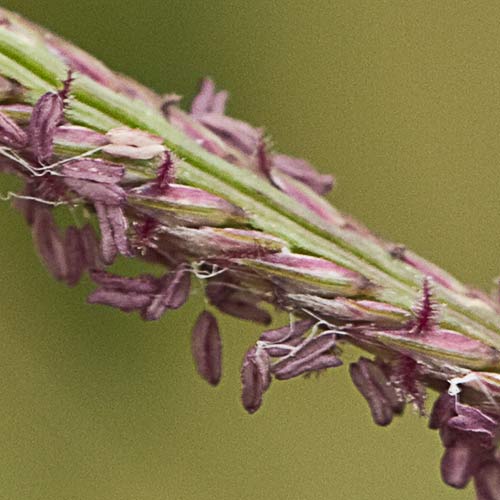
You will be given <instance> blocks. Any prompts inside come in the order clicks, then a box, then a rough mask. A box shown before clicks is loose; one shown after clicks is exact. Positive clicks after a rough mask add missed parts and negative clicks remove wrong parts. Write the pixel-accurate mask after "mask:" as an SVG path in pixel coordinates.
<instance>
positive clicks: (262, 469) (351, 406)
mask: <svg viewBox="0 0 500 500" xmlns="http://www.w3.org/2000/svg"><path fill="white" fill-rule="evenodd" d="M2 6H4V7H6V8H10V9H13V10H17V11H19V12H20V13H22V14H24V15H26V16H27V17H29V18H31V19H32V20H33V21H36V22H38V23H41V24H43V25H45V26H46V27H48V28H49V29H52V30H54V31H56V32H58V33H59V34H61V35H63V36H65V37H67V38H69V39H71V40H72V41H74V42H75V43H76V44H78V45H80V46H82V47H83V48H85V49H87V50H88V51H90V52H91V53H93V54H94V55H96V56H97V57H99V58H101V59H102V60H104V61H105V62H106V63H107V64H108V65H110V66H111V67H113V68H115V69H117V70H119V71H122V72H124V73H127V74H129V75H131V76H133V77H135V78H137V79H138V80H140V81H142V82H143V83H145V84H147V85H150V86H151V87H153V88H154V89H155V90H157V91H159V92H169V91H175V92H178V93H180V94H183V95H185V96H186V101H187V100H188V99H189V98H190V97H191V96H192V95H193V94H194V92H195V90H196V85H197V81H198V79H199V78H200V77H201V76H203V75H206V74H209V75H211V76H213V77H214V78H215V79H216V81H217V82H219V84H220V85H222V86H223V87H225V88H228V89H230V90H231V92H232V97H231V102H230V112H231V113H232V114H234V115H236V116H239V117H242V118H245V119H248V120H249V121H251V122H253V123H254V124H257V125H265V126H266V127H267V130H268V131H269V132H270V133H271V134H272V136H273V138H274V141H275V143H276V144H277V145H278V146H279V148H280V149H281V150H282V151H284V152H289V153H291V154H296V155H302V156H305V157H307V158H309V159H311V160H312V161H313V162H314V163H315V164H317V165H318V166H319V167H320V168H321V169H322V170H323V171H325V172H332V173H334V174H335V175H336V177H337V180H338V187H337V188H336V189H335V192H334V193H333V194H332V195H331V199H332V201H333V202H334V203H335V204H336V205H337V206H339V207H340V208H341V209H343V210H346V211H348V212H350V213H352V214H354V215H356V216H357V217H359V218H360V219H361V220H363V221H364V222H365V223H366V224H368V226H370V227H371V228H373V229H375V230H376V231H377V232H379V233H380V234H382V235H384V236H386V237H387V238H390V239H392V240H394V241H397V242H404V243H406V244H407V245H408V246H409V247H410V248H413V249H414V250H416V251H418V252H420V253H421V254H423V255H424V256H425V257H427V258H430V259H432V260H434V261H436V262H437V263H439V264H441V265H443V266H444V267H446V268H447V269H448V270H450V271H452V272H453V273H454V274H456V275H457V276H458V277H459V278H461V279H463V280H465V281H466V282H470V283H473V284H476V285H480V286H482V287H486V288H489V287H490V286H491V280H492V277H494V276H495V275H497V274H498V273H499V272H500V265H499V256H500V245H499V243H500V230H499V228H500V185H499V182H498V179H499V174H498V169H499V163H500V140H499V131H500V106H499V102H500V57H499V56H500V30H499V28H498V19H499V18H500V4H499V3H498V2H496V1H494V0H492V1H485V2H483V1H476V2H452V1H442V2H435V1H419V2H406V1H402V0H396V1H394V0H393V1H381V0H380V1H373V0H363V1H361V0H337V1H335V2H332V1H330V0H315V1H313V2H304V1H294V0H289V1H274V2H271V1H264V0H254V1H253V2H248V1H246V0H227V1H226V0H212V1H210V2H209V1H206V0H188V1H185V0H184V1H181V0H141V1H140V2H132V1H118V0H106V1H105V2H103V1H101V0H86V1H83V2H82V1H76V0H67V1H63V0H44V1H41V2H27V1H26V0H17V1H16V0H12V1H3V2H2ZM9 182H10V181H7V179H6V178H5V177H2V178H1V185H2V192H4V189H5V190H6V189H7V187H8V186H9V185H10V184H9ZM0 223H1V228H2V238H1V242H0V285H1V286H0V314H1V317H0V335H1V346H0V379H1V383H0V436H1V446H0V498H1V499H9V500H10V499H20V500H34V499H37V500H38V499H40V500H42V499H43V500H48V499H51V500H59V499H61V500H66V499H72V500H73V499H74V500H77V499H78V500H80V499H81V500H94V499H95V500H114V499H119V500H160V499H169V500H177V499H179V500H201V499H217V500H226V499H227V500H229V499H242V500H246V499H252V500H255V499H258V500H260V499H267V498H272V499H274V500H284V499H291V500H323V499H325V500H326V499H356V500H368V499H372V498H383V499H387V500H390V499H394V500H395V499H401V498H405V499H422V498H425V499H427V498H429V499H431V498H432V499H434V498H439V499H467V498H473V492H472V491H471V490H470V489H469V490H466V491H464V492H456V491H453V490H451V489H448V488H447V487H445V486H444V485H442V484H441V482H440V479H439V457H440V454H441V447H440V445H439V442H438V436H437V435H436V434H435V433H432V432H430V431H428V430H426V421H425V420H424V419H421V418H419V417H417V416H416V415H413V414H412V412H411V411H408V412H407V414H406V415H405V417H404V418H402V419H398V420H397V421H396V422H395V423H394V424H393V425H392V426H391V427H389V428H387V429H380V428H376V427H375V426H374V425H373V424H372V423H371V420H370V417H369V414H368V410H367V407H366V406H365V403H364V401H363V400H362V399H361V396H359V395H358V394H357V393H356V392H355V391H354V389H353V388H352V386H351V384H350V383H349V382H348V377H347V373H346V371H345V369H340V370H336V371H333V372H332V373H330V374H327V375H325V376H323V377H320V378H319V380H315V379H311V380H302V379H301V380H295V381H291V382H288V383H279V382H278V383H275V384H273V386H272V387H271V389H270V391H269V392H268V393H267V394H266V398H265V404H264V406H263V408H262V410H261V411H260V412H259V413H258V414H257V415H254V416H248V415H246V414H245V412H244V411H243V409H242V408H241V407H240V404H239V400H238V399H239V375H238V371H239V364H240V361H241V358H242V356H243V353H244V351H245V349H246V348H247V347H248V346H249V345H250V344H251V343H252V342H253V341H254V339H255V338H256V336H257V335H258V330H257V329H256V328H255V327H254V326H252V325H248V324H244V323H242V322H239V321H232V320H223V321H222V327H223V330H224V358H225V359H224V362H225V376H224V378H223V381H222V383H221V384H220V386H219V387H218V388H216V389H213V388H211V387H208V386H207V385H206V384H205V383H204V382H203V381H201V380H200V379H199V378H198V377H197V375H196V374H195V371H194V368H193V366H192V362H191V358H190V348H189V334H190V326H191V324H192V322H193V319H194V317H195V316H196V314H197V313H198V312H199V310H200V309H201V308H202V307H203V306H202V300H201V297H200V296H199V294H198V295H195V296H193V298H192V300H191V301H190V303H189V305H188V306H187V307H185V308H184V309H183V310H181V311H177V312H174V313H172V314H169V315H167V316H166V317H165V318H164V319H163V320H162V321H161V322H159V323H157V324H146V323H143V322H141V321H140V320H139V319H138V318H137V317H135V316H129V315H125V314H122V313H119V312H117V311H114V310H110V309H106V308H104V307H95V306H92V307H91V306H88V305H86V304H85V297H86V295H87V293H88V292H89V290H90V289H91V286H90V284H89V283H88V282H85V283H83V284H82V285H80V286H78V287H77V288H75V289H72V290H69V289H66V288H65V287H63V286H62V285H60V284H57V283H55V282H53V281H52V279H50V278H49V277H48V275H47V273H46V272H45V270H44V269H43V268H42V266H41V265H40V263H39V262H38V259H37V257H36V256H35V254H34V251H33V249H32V245H31V242H30V235H29V231H28V230H27V228H26V227H25V226H24V224H23V222H22V220H21V218H20V216H19V215H18V214H17V213H15V212H14V211H13V210H12V209H10V207H9V206H8V204H7V203H3V204H0ZM120 268H121V269H122V270H123V271H137V265H135V264H133V263H126V262H124V263H120ZM350 356H352V357H353V356H354V354H352V355H350V354H349V353H348V355H347V360H349V357H350Z"/></svg>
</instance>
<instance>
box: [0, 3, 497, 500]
mask: <svg viewBox="0 0 500 500" xmlns="http://www.w3.org/2000/svg"><path fill="white" fill-rule="evenodd" d="M0 16H1V18H2V20H1V23H0V77H1V82H0V83H1V85H0V171H2V172H4V173H8V174H12V175H16V176H18V178H19V179H20V180H21V182H22V183H23V188H22V190H21V191H20V192H18V193H15V194H11V195H10V197H12V198H14V203H13V204H14V206H15V208H16V209H18V210H19V211H20V212H21V213H22V214H23V216H24V218H25V219H26V222H27V225H28V226H29V227H30V228H31V231H32V235H33V241H34V245H35V248H36V250H37V251H38V253H39V255H40V258H41V261H42V262H43V263H44V264H45V266H46V267H47V269H48V271H49V272H50V274H51V275H52V276H53V277H54V278H55V279H57V280H60V281H62V282H65V283H67V284H68V285H69V286H74V285H76V284H77V283H78V281H79V280H80V279H81V277H82V276H83V275H84V274H85V273H88V274H89V276H90V278H91V279H92V281H93V282H94V283H95V286H96V288H95V290H94V291H93V292H92V293H91V294H90V296H89V297H88V301H89V303H92V304H104V305H107V306H110V307H115V308H118V309H120V310H122V311H124V312H127V313H138V314H139V315H140V316H141V317H142V318H143V319H144V320H148V321H154V320H159V319H160V318H162V317H163V316H165V315H166V316H167V319H166V321H168V311H170V310H173V309H177V308H180V307H182V306H183V304H184V303H185V302H186V301H187V299H188V298H189V295H190V290H191V282H192V280H193V279H197V280H199V281H200V282H201V283H202V284H203V289H204V292H205V295H206V302H205V305H204V308H203V310H202V311H200V314H199V316H198V319H197V321H196V322H195V325H194V327H193V332H192V339H191V342H192V344H191V345H192V355H193V359H194V362H195V365H196V369H197V371H198V372H199V374H200V375H201V377H203V379H205V380H206V381H207V382H208V383H209V384H211V385H214V386H215V385H217V384H218V383H219V381H220V379H221V376H222V372H223V366H222V352H223V350H222V340H221V333H220V332H219V327H218V323H217V315H218V314H229V315H232V316H235V317H238V318H241V319H243V320H249V321H252V322H254V323H256V324H257V325H258V326H257V327H258V328H261V333H260V336H259V338H258V339H257V341H256V342H255V344H253V345H249V346H248V350H247V352H246V354H243V353H242V359H243V361H242V367H241V386H242V394H241V400H242V403H243V407H244V408H245V410H246V411H247V412H248V413H250V414H252V413H254V412H256V411H257V410H258V409H259V408H260V407H261V406H262V404H263V402H264V399H265V393H266V391H267V390H268V388H269V386H270V384H271V383H279V382H277V381H282V380H288V379H291V378H294V377H298V376H303V375H306V376H307V375H311V374H316V373H319V372H323V371H325V370H330V369H334V368H335V367H338V366H340V365H341V364H342V353H343V350H345V349H347V348H348V346H349V345H354V346H356V347H358V348H361V349H362V350H364V351H365V356H364V357H361V358H360V359H359V360H358V361H357V362H355V363H352V364H351V365H350V367H349V372H350V375H351V378H352V381H353V383H354V385H355V386H356V388H357V389H358V390H359V392H360V393H361V395H362V397H363V398H364V399H365V400H366V401H367V403H368V407H369V410H370V411H371V414H372V416H373V420H374V421H375V423H376V424H378V425H381V426H385V425H388V424H389V423H390V422H391V421H392V420H393V419H394V418H395V417H396V416H398V415H400V414H401V413H402V412H403V411H404V408H405V406H407V405H411V406H413V407H414V408H415V409H416V411H418V412H419V413H421V414H425V413H426V400H427V392H428V390H429V389H431V390H435V391H437V392H438V393H439V397H438V399H437V401H436V403H435V404H434V408H433V409H432V412H431V416H430V427H431V428H433V429H438V430H439V431H440V434H441V440H442V443H443V446H444V449H445V451H444V455H443V459H442V464H441V474H442V478H443V480H444V481H445V482H446V483H447V484H449V485H450V486H453V487H455V488H463V487H465V486H466V485H467V484H468V483H469V482H471V481H472V482H474V485H475V489H476V492H477V498H478V499H482V500H487V499H489V500H490V499H499V498H500V453H499V450H498V442H499V439H500V304H499V303H498V301H497V300H496V299H495V298H494V297H490V296H488V295H487V294H485V293H483V292H480V291H478V290H475V289H472V288H470V287H468V286H466V285H464V284H462V283H460V282H459V281H458V280H456V279H455V278H454V277H452V276H450V275H449V274H448V273H446V272H445V271H443V270H441V269H440V268H438V267H437V266H435V265H433V264H431V263H429V262H427V261H426V260H424V259H423V258H421V257H419V256H417V255H415V254H413V253H412V252H411V251H410V250H408V249H406V248H404V247H402V246H401V245H396V244H394V243H391V242H387V241H384V240H382V239H381V238H379V237H378V236H376V235H374V234H373V233H371V232H370V231H369V230H368V229H367V228H366V227H364V226H363V225H362V224H361V223H359V222H358V221H356V220H354V219H353V218H352V217H350V216H348V215H346V214H343V213H341V212H340V211H338V210H337V209H336V208H334V207H333V206H331V205H330V204H329V203H328V202H327V201H326V200H325V199H324V198H323V197H322V196H323V195H324V194H326V193H327V192H328V191H329V190H330V189H332V187H333V185H334V179H333V177H331V176H330V175H324V174H320V173H319V172H317V171H316V170H315V169H314V168H313V167H312V166H311V165H310V164H309V163H308V162H307V161H306V160H304V159H301V158H292V157H290V156H287V155H286V154H282V153H280V152H277V151H275V150H274V147H273V146H272V142H271V140H270V138H269V136H268V135H267V134H266V133H265V132H264V130H263V129H262V128H258V127H254V126H252V125H250V124H248V123H246V122H244V121H241V120H239V119H236V118H233V117H231V116H228V115H227V114H226V112H225V111H226V103H227V99H228V93H227V92H226V91H225V90H217V89H216V87H215V84H214V82H213V81H212V80H211V79H209V78H206V79H204V80H203V81H202V82H201V86H200V90H199V93H198V94H197V96H196V97H195V98H194V99H193V101H192V103H191V107H190V109H189V111H183V110H182V109H181V106H180V99H179V98H178V97H177V96H174V95H166V96H163V97H160V96H158V95H156V94H155V93H153V92H151V91H150V90H148V89H146V88H144V87H142V86H141V85H139V84H137V83H135V82H133V81H131V80H129V79H127V78H125V77H123V76H120V75H117V74H115V73H113V72H112V71H111V70H109V69H108V68H106V67H105V66H104V65H103V64H102V63H100V62H99V61H97V60H96V59H94V58H93V57H91V56H90V55H88V54H86V53H85V52H83V51H81V50H80V49H78V48H76V47H74V46H72V45H71V44H70V43H68V42H66V41H64V40H62V39H60V38H58V37H57V36H54V35H53V34H51V33H48V32H46V31H45V30H43V29H42V28H40V27H38V26H35V25H33V24H31V23H29V22H27V21H25V20H24V19H22V18H20V17H18V16H16V15H14V14H12V13H10V12H8V11H5V10H0ZM56 207H62V208H58V209H57V210H69V211H79V212H78V213H79V214H80V215H81V217H79V218H78V219H82V218H83V219H84V221H83V223H82V224H80V225H76V224H75V225H69V226H67V227H62V226H61V225H60V224H58V223H57V222H56V219H55V217H54V213H55V212H54V211H55V210H56ZM94 228H95V229H94ZM118 256H123V257H125V258H134V259H138V260H143V261H144V262H153V263H155V264H158V265H159V266H160V268H161V269H162V272H161V273H160V274H159V275H158V276H155V275H152V274H143V275H139V276H133V277H129V276H119V275H116V274H114V273H112V272H111V271H110V270H109V268H108V266H110V265H111V264H112V263H113V262H114V261H115V259H116V258H117V257H118ZM273 311H281V312H285V313H286V315H285V316H287V317H288V318H289V319H288V320H287V321H285V322H284V323H285V324H283V325H281V326H279V327H278V328H273V329H269V328H272V327H270V326H269V325H270V323H271V322H272V319H273V316H272V313H273ZM281 317H283V316H281Z"/></svg>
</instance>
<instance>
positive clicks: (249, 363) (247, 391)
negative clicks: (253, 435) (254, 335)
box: [241, 346, 271, 414]
mask: <svg viewBox="0 0 500 500" xmlns="http://www.w3.org/2000/svg"><path fill="white" fill-rule="evenodd" d="M270 382H271V375H270V365H269V356H268V355H267V353H266V352H265V350H264V349H262V348H261V347H259V346H257V347H252V348H251V349H250V350H249V351H247V353H246V354H245V357H244V359H243V365H242V367H241V385H242V392H241V401H242V403H243V407H244V408H245V410H246V411H247V412H248V413H250V414H252V413H255V412H256V411H257V410H258V409H259V408H260V406H261V404H262V396H263V394H264V392H265V391H266V390H267V388H268V387H269V384H270Z"/></svg>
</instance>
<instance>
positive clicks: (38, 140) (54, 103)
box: [29, 92, 64, 164]
mask: <svg viewBox="0 0 500 500" xmlns="http://www.w3.org/2000/svg"><path fill="white" fill-rule="evenodd" d="M63 110H64V103H63V100H62V99H61V96H60V95H59V94H58V93H55V92H47V93H46V94H44V95H43V96H42V97H40V99H39V100H38V101H37V103H36V104H35V107H34V108H33V112H32V113H31V120H30V124H29V142H30V146H31V149H32V150H33V155H34V157H35V159H36V161H37V162H38V163H42V164H43V163H46V162H47V161H49V160H50V158H51V157H52V151H53V142H54V134H55V131H56V127H57V126H58V125H59V124H60V123H61V121H62V119H63Z"/></svg>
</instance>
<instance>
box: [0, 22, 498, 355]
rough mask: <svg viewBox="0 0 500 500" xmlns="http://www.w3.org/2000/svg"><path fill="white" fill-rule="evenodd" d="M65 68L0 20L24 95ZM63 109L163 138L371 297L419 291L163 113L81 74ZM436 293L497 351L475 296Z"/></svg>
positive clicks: (4, 58)
mask: <svg viewBox="0 0 500 500" xmlns="http://www.w3.org/2000/svg"><path fill="white" fill-rule="evenodd" d="M67 69H68V68H67V67H66V65H65V64H64V63H63V62H62V61H61V59H60V58H58V57H57V56H56V55H55V54H53V53H52V52H50V51H49V50H48V48H47V47H46V46H45V45H44V44H43V43H42V42H41V41H40V38H39V37H36V36H33V37H30V36H24V35H22V34H19V33H17V32H15V31H12V30H9V29H6V28H3V27H0V74H1V75H3V76H6V77H9V78H12V79H14V80H17V81H18V82H19V83H20V84H21V85H22V86H23V87H25V88H26V89H29V93H28V94H27V95H26V101H27V102H30V103H34V102H35V101H36V100H37V99H38V98H39V97H40V96H41V95H42V94H43V93H45V92H47V91H49V90H54V89H58V88H61V82H62V81H63V80H64V79H65V78H66V75H67ZM71 92H72V94H71V95H72V100H71V105H70V108H69V109H68V111H67V113H66V117H67V119H68V120H69V121H71V122H72V123H75V124H80V125H85V126H86V127H89V128H92V129H95V130H98V131H102V132H106V131H108V130H109V129H111V128H114V127H117V126H120V125H127V126H129V127H132V128H139V129H143V130H146V131H149V132H151V133H154V134H156V135H159V136H161V137H163V138H164V139H165V144H166V145H167V146H168V147H169V148H170V149H172V150H173V151H174V152H175V153H176V154H177V155H178V156H179V157H180V158H181V159H182V160H183V161H181V162H180V165H179V166H178V169H177V179H178V182H180V183H183V184H188V185H191V186H195V187H198V188H201V189H204V190H206V191H209V192H212V193H214V194H217V195H219V196H221V197H223V198H225V199H226V200H228V201H230V202H231V203H233V204H234V205H236V206H238V207H240V208H242V209H243V210H245V211H246V212H247V214H248V216H249V219H250V224H251V225H252V226H253V227H254V228H256V229H259V230H262V231H265V232H267V233H269V234H271V235H274V236H278V237H280V238H281V239H283V240H285V241H286V242H287V244H288V245H289V247H290V249H292V250H294V251H296V252H300V253H304V254H309V255H315V256H318V257H322V258H325V259H328V260H331V261H332V262H334V263H336V264H339V265H341V266H344V267H346V268H349V269H352V270H355V271H358V272H359V273H361V274H363V275H364V276H366V277H367V278H368V279H369V280H370V281H372V282H373V283H374V284H375V285H376V288H375V290H374V292H373V293H372V298H374V299H376V300H380V301H383V302H387V303H390V304H393V305H396V306H399V307H402V308H405V309H407V310H409V309H410V308H411V307H412V305H414V304H415V302H416V300H418V297H419V290H420V288H421V285H422V280H423V275H422V274H421V273H419V272H418V271H416V270H415V269H414V268H412V267H411V266H409V265H406V264H404V263H403V262H401V261H399V260H397V259H394V258H393V257H391V256H390V255H389V253H388V252H387V250H386V249H385V248H383V247H382V246H380V245H378V244H377V242H375V241H372V240H370V239H368V238H365V237H364V236H363V235H360V234H357V233H356V232H354V231H349V230H345V229H343V228H341V227H338V226H327V225H326V224H325V222H324V221H323V220H322V219H320V218H319V217H318V216H317V215H315V214H314V213H312V212H310V211H309V210H308V209H307V208H305V207H302V206H300V205H299V204H297V203H296V202H295V201H293V200H291V199H290V198H289V197H288V196H287V195H285V194H284V193H282V192H281V191H279V190H278V189H276V188H274V187H273V186H271V185H270V184H269V183H268V182H266V181H265V180H263V179H261V178H260V177H258V176H257V175H255V174H254V173H252V172H250V171H248V170H245V169H243V168H239V167H235V166H234V165H232V164H230V163H227V162H226V161H224V160H223V159H221V158H219V157H216V156H214V155H211V154H210V153H208V152H207V151H205V150H204V149H202V148H201V147H200V146H199V145H198V144H196V143H195V142H194V141H192V140H190V139H189V138H187V137H186V136H185V135H184V134H183V133H182V132H180V131H179V130H177V129H175V128H174V127H172V126H171V125H170V124H169V123H168V122H167V121H166V120H165V118H164V117H163V116H162V114H161V112H160V111H159V110H157V109H154V108H152V107H150V106H148V105H147V104H146V103H144V102H142V101H139V100H132V99H129V98H127V97H125V96H123V95H121V94H118V93H116V92H113V91H112V90H110V89H109V88H107V87H104V86H103V85H100V84H99V83H97V82H95V81H94V80H91V79H90V78H88V77H86V76H84V75H77V78H76V80H75V81H74V83H73V85H72V89H71ZM435 297H436V298H437V299H438V300H439V301H440V302H441V303H443V304H445V305H446V306H447V307H445V308H444V310H443V313H442V326H443V327H445V328H452V329H454V330H456V331H459V332H462V333H463V334H464V335H466V336H468V337H470V338H474V339H476V340H479V341H482V342H484V343H485V344H487V345H490V346H491V347H495V348H497V349H499V350H500V317H499V316H498V314H497V313H496V312H495V311H494V310H493V309H491V308H490V307H489V306H488V305H487V304H485V303H483V302H482V301H480V300H477V299H474V298H471V297H468V296H466V295H463V294H460V293H457V292H454V291H452V290H449V289H447V288H445V287H442V286H439V285H437V284H436V285H435Z"/></svg>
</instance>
